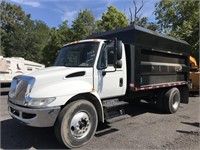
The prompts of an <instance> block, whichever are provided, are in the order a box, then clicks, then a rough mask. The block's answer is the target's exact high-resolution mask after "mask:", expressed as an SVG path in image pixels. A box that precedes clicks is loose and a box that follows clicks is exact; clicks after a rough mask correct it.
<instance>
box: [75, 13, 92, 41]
mask: <svg viewBox="0 0 200 150" xmlns="http://www.w3.org/2000/svg"><path fill="white" fill-rule="evenodd" d="M94 31H95V18H94V16H93V14H92V12H91V11H89V10H87V9H86V10H81V11H79V13H78V17H77V18H76V19H75V20H74V21H73V23H72V32H73V40H81V39H84V38H85V37H87V36H88V35H90V34H92V33H94Z"/></svg>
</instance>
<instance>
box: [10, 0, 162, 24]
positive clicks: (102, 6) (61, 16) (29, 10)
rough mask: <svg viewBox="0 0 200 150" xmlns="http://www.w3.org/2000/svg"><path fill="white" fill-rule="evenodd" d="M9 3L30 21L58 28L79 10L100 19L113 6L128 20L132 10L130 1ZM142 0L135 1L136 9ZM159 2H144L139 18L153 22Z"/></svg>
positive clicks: (13, 0)
mask: <svg viewBox="0 0 200 150" xmlns="http://www.w3.org/2000/svg"><path fill="white" fill-rule="evenodd" d="M6 1H7V2H9V3H12V4H16V5H20V6H21V7H22V9H23V10H24V11H25V13H26V14H31V19H33V20H42V21H43V22H45V23H46V24H47V25H48V26H49V27H58V26H59V25H60V24H62V22H64V21H65V20H68V25H69V26H71V24H72V21H73V20H75V19H76V17H77V15H78V12H79V11H80V10H85V9H88V10H91V11H92V13H93V15H94V17H95V18H96V19H97V20H98V19H101V16H102V13H104V12H107V7H108V6H115V7H116V8H117V9H118V10H119V11H121V12H123V13H125V14H126V16H127V17H128V18H130V12H129V8H131V9H132V12H134V10H133V8H134V5H133V1H132V0H6ZM141 1H142V0H137V5H138V7H139V6H140V5H141ZM158 1H159V0H144V2H145V4H144V7H143V8H142V10H141V11H140V13H139V16H141V17H147V18H148V21H151V22H155V15H154V14H153V12H154V10H155V8H154V4H155V2H158Z"/></svg>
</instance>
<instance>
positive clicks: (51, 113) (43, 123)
mask: <svg viewBox="0 0 200 150" xmlns="http://www.w3.org/2000/svg"><path fill="white" fill-rule="evenodd" d="M59 111H60V107H51V108H25V107H20V106H16V105H14V104H12V103H11V102H9V101H8V112H9V114H10V115H11V116H12V117H13V118H15V119H17V120H19V121H21V122H23V123H25V124H26V125H29V126H34V127H51V126H53V125H54V123H55V121H56V118H57V116H58V114H59Z"/></svg>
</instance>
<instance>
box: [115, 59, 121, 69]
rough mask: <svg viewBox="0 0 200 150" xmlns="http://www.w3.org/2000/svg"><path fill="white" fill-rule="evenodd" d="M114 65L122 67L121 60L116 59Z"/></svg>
mask: <svg viewBox="0 0 200 150" xmlns="http://www.w3.org/2000/svg"><path fill="white" fill-rule="evenodd" d="M116 67H117V68H122V60H117V63H116Z"/></svg>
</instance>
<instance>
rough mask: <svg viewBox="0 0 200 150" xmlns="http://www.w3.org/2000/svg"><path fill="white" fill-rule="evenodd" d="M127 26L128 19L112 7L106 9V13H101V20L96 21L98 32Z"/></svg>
mask: <svg viewBox="0 0 200 150" xmlns="http://www.w3.org/2000/svg"><path fill="white" fill-rule="evenodd" d="M127 26H128V19H127V18H126V16H125V15H124V14H123V13H122V12H120V11H119V10H117V8H115V7H113V6H110V7H108V11H107V12H106V13H103V15H102V17H101V20H99V21H98V29H99V30H100V31H108V30H114V29H118V28H121V27H127Z"/></svg>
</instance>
